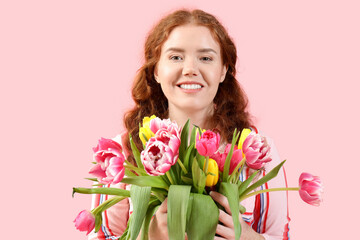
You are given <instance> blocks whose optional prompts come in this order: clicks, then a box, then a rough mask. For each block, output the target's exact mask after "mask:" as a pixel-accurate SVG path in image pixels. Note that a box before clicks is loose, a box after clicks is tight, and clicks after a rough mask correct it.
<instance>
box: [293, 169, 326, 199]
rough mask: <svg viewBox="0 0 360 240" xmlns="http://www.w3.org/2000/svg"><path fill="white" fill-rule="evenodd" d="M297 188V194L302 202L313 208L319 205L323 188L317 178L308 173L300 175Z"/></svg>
mask: <svg viewBox="0 0 360 240" xmlns="http://www.w3.org/2000/svg"><path fill="white" fill-rule="evenodd" d="M299 186H300V190H299V194H300V197H301V199H302V200H304V202H306V203H308V204H310V205H313V206H319V205H320V202H321V201H322V198H321V195H322V193H323V187H322V182H321V180H320V178H319V177H317V176H313V175H311V174H310V173H302V174H301V175H300V178H299Z"/></svg>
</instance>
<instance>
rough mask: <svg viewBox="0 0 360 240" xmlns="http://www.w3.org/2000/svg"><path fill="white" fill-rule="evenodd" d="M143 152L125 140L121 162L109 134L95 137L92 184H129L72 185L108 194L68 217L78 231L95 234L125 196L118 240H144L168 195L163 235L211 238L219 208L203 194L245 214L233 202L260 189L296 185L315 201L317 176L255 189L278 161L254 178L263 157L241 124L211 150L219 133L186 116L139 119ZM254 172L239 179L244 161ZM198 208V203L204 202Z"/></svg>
mask: <svg viewBox="0 0 360 240" xmlns="http://www.w3.org/2000/svg"><path fill="white" fill-rule="evenodd" d="M139 137H140V140H141V141H142V143H143V147H144V150H143V151H142V152H141V153H140V151H139V150H138V148H137V147H136V145H135V143H134V141H133V139H132V137H131V136H130V144H131V149H132V154H133V156H134V158H135V161H136V165H134V164H132V163H130V162H129V161H127V160H126V159H125V156H124V154H123V149H122V147H121V145H120V144H119V143H118V142H116V141H114V140H111V139H104V138H102V139H100V140H99V144H98V146H97V147H96V148H94V160H95V162H94V164H95V165H94V167H93V168H92V169H91V170H90V173H91V174H93V175H94V176H96V178H89V180H92V181H97V182H98V183H97V184H95V185H98V186H99V185H103V184H109V183H110V184H116V183H119V182H122V183H125V184H130V185H131V189H130V191H128V190H123V189H118V188H107V187H103V188H101V187H100V188H73V193H75V192H77V193H84V194H107V195H114V197H112V198H110V199H108V200H107V201H105V202H104V203H102V204H101V205H99V206H98V207H97V208H95V209H93V210H92V211H91V212H89V211H87V210H84V211H82V212H80V213H79V215H78V216H77V218H76V219H75V221H74V222H75V226H76V227H77V228H78V229H79V230H81V231H87V233H89V232H91V231H92V230H93V229H94V228H95V232H97V231H98V230H99V229H100V227H101V224H102V217H101V216H102V212H103V211H104V210H106V209H108V208H110V207H112V206H113V205H114V204H116V203H118V202H119V201H121V200H123V199H125V198H131V201H132V204H133V213H132V214H131V216H130V218H129V220H128V226H127V229H126V230H125V232H124V234H123V235H122V236H121V237H120V238H119V239H136V238H137V237H138V235H139V233H140V230H141V234H142V239H147V235H148V230H149V225H150V221H151V218H152V216H153V215H154V213H155V212H156V210H157V209H158V207H159V206H160V204H161V203H162V202H163V201H164V200H165V199H166V198H168V209H167V214H168V215H167V216H168V232H169V238H170V239H179V240H180V239H181V240H183V239H184V238H185V233H186V234H187V236H188V238H189V239H213V238H214V236H215V230H216V226H217V224H218V218H219V208H220V207H221V206H218V205H217V204H216V203H215V202H214V201H213V199H212V198H211V197H210V196H209V194H208V193H209V191H211V190H214V191H218V192H220V193H222V194H223V195H224V196H226V198H227V199H228V203H229V206H230V209H231V212H232V213H239V212H241V213H243V212H245V209H244V207H242V205H241V204H239V203H241V201H242V200H244V199H245V198H247V197H250V196H253V195H256V194H259V193H262V192H266V191H285V190H297V191H299V193H300V197H301V198H302V199H303V200H304V201H305V202H307V203H309V204H312V205H319V203H320V201H321V198H320V197H321V196H320V194H321V192H322V187H321V181H320V179H319V178H318V177H315V176H312V175H311V174H307V173H303V174H302V175H301V176H300V186H299V187H297V188H281V189H265V190H260V191H257V189H258V188H259V187H260V186H261V185H263V184H265V183H266V182H268V181H269V180H271V179H272V178H274V177H276V175H277V174H278V171H279V170H280V168H281V167H282V165H283V164H284V163H285V161H283V162H281V163H280V164H279V165H278V166H276V167H275V168H273V169H272V170H271V171H269V172H268V173H267V174H266V175H265V176H263V177H262V178H257V177H256V176H258V173H259V172H260V171H262V170H263V169H264V166H265V165H266V163H267V162H269V161H271V156H270V154H269V152H270V147H269V145H268V144H267V141H266V138H265V137H263V136H261V135H259V134H257V133H255V132H253V131H251V130H250V129H244V130H243V131H242V132H241V133H240V132H237V130H236V129H235V131H234V133H233V138H232V142H231V144H228V145H226V146H225V149H224V151H219V148H220V142H221V141H220V135H219V134H218V133H216V132H214V131H210V130H202V129H200V128H199V127H197V126H194V127H193V129H192V131H191V132H190V130H189V121H187V123H186V124H185V125H184V127H183V128H182V129H180V128H179V127H178V125H177V124H176V123H174V122H171V121H170V120H169V119H160V118H158V117H155V116H151V117H145V118H144V119H143V123H142V125H140V129H139ZM245 165H247V167H250V168H252V169H254V173H253V174H252V175H251V176H250V177H249V178H247V179H246V180H244V181H240V180H239V175H240V173H241V171H242V169H243V168H244V166H245ZM204 206H206V207H204ZM232 218H233V224H234V229H235V235H236V239H240V235H241V225H240V222H239V217H238V214H232Z"/></svg>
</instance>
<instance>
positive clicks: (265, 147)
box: [242, 132, 271, 169]
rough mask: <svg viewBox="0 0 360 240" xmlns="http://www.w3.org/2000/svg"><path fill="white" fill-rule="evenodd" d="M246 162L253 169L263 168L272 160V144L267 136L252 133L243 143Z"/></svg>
mask: <svg viewBox="0 0 360 240" xmlns="http://www.w3.org/2000/svg"><path fill="white" fill-rule="evenodd" d="M242 151H243V153H244V155H245V157H246V164H247V165H248V166H249V167H250V168H253V169H261V168H262V167H264V165H265V164H266V163H267V162H270V161H271V156H270V146H269V144H268V143H267V141H266V138H265V137H263V136H260V135H259V134H256V133H253V132H252V133H250V134H249V135H248V136H247V138H246V139H245V141H244V143H243V145H242Z"/></svg>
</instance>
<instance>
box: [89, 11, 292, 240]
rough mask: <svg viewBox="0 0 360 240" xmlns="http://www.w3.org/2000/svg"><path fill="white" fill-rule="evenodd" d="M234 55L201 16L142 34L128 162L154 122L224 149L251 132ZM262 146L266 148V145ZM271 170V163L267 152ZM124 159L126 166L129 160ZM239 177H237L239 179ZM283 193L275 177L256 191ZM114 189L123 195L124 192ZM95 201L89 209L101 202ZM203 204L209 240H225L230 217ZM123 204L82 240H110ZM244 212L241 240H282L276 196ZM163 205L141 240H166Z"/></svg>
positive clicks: (120, 225) (282, 213)
mask: <svg viewBox="0 0 360 240" xmlns="http://www.w3.org/2000/svg"><path fill="white" fill-rule="evenodd" d="M236 59H237V55H236V48H235V45H234V43H233V42H232V40H231V38H230V37H229V36H228V34H227V32H226V30H225V29H224V27H223V26H222V25H221V24H220V23H219V22H218V21H217V19H216V18H215V17H214V16H212V15H210V14H208V13H205V12H203V11H201V10H194V11H187V10H179V11H176V12H174V13H172V14H170V15H168V16H166V17H165V18H163V19H162V20H161V21H160V22H159V23H158V24H157V25H156V26H155V27H154V28H153V29H152V31H151V32H150V34H149V35H148V38H147V40H146V43H145V63H144V65H143V66H142V68H141V69H140V70H139V72H138V75H137V76H136V78H135V81H134V85H133V90H132V94H133V99H134V101H135V107H134V108H133V109H132V110H131V111H129V112H128V113H127V114H126V115H125V118H124V122H125V126H126V129H127V132H126V134H124V135H123V139H122V143H123V146H124V149H125V150H127V153H128V155H129V153H130V151H129V149H130V144H129V139H128V136H129V134H128V133H130V134H131V135H132V136H134V140H135V141H136V144H137V146H138V148H142V145H141V142H140V140H139V137H138V135H139V134H138V131H139V126H138V124H139V122H141V120H142V119H143V118H144V117H145V116H150V115H153V114H155V115H156V116H158V117H160V118H170V119H171V120H172V121H175V122H176V123H177V124H178V125H179V126H183V125H184V124H185V122H186V121H187V119H190V121H191V124H195V125H198V126H200V127H201V128H204V129H214V128H216V129H218V130H219V131H220V133H221V136H222V139H226V140H227V142H224V143H223V146H224V145H225V144H226V143H228V142H231V139H232V133H233V131H234V130H235V128H237V129H239V130H242V129H243V128H249V127H251V120H250V115H249V113H248V112H247V110H246V108H247V98H246V96H245V93H244V92H243V91H242V89H241V88H240V86H239V84H238V82H237V80H236V79H235V74H236V70H235V64H236ZM269 143H270V145H272V142H271V140H270V142H269ZM272 155H273V161H272V162H273V163H272V165H276V164H277V163H278V161H279V157H278V154H277V152H276V148H275V147H274V146H272ZM128 159H130V160H133V157H132V156H131V155H129V156H128ZM249 170H250V169H247V171H246V170H245V171H244V172H243V173H242V175H241V177H246V175H248V174H249ZM269 185H270V186H271V187H282V186H284V185H286V182H285V178H284V173H283V172H280V173H279V175H278V177H277V178H276V180H275V179H274V180H272V181H270V182H269V184H266V185H264V186H263V188H268V187H269ZM118 187H121V188H124V187H125V185H124V184H119V186H118ZM105 197H106V196H101V195H97V196H95V198H94V202H93V203H94V206H96V205H98V204H100V203H101V202H102V201H104V200H105ZM211 197H212V198H213V199H214V200H215V201H216V202H218V203H219V204H221V205H222V206H223V207H224V209H225V211H220V215H219V222H220V223H221V224H218V226H217V229H216V233H217V236H216V237H215V239H233V238H234V229H233V226H232V217H231V215H230V214H231V212H230V210H229V205H228V203H227V200H226V198H225V197H224V196H223V195H221V194H219V193H216V192H212V193H211ZM129 205H130V204H129V202H128V200H123V201H122V202H120V203H118V205H116V206H114V207H112V208H110V209H109V210H107V211H106V212H105V213H104V219H103V227H102V229H101V230H100V231H99V233H97V234H95V233H92V235H91V236H90V239H112V236H119V235H121V234H122V232H123V231H124V229H125V228H126V222H127V219H128V214H127V213H128V212H129V211H130V212H131V209H129V208H131V207H130V206H129ZM243 205H245V207H246V208H247V210H248V211H247V212H246V213H244V215H243V216H241V215H240V214H239V219H240V221H241V225H242V235H241V239H287V236H288V221H289V218H288V216H287V196H286V193H284V192H277V193H271V194H261V195H258V196H257V197H253V198H249V199H247V201H246V202H244V203H243ZM166 211H167V201H164V202H163V203H162V205H161V206H160V208H159V209H158V211H157V212H156V214H155V217H154V218H153V220H152V221H151V224H150V230H149V239H168V233H167V215H166Z"/></svg>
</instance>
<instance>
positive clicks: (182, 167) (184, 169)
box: [177, 158, 188, 174]
mask: <svg viewBox="0 0 360 240" xmlns="http://www.w3.org/2000/svg"><path fill="white" fill-rule="evenodd" d="M177 162H178V163H179V165H180V167H181V170H183V172H184V173H185V174H187V173H188V171H187V170H186V168H185V166H184V164H183V163H182V162H181V160H180V158H178V160H177Z"/></svg>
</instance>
